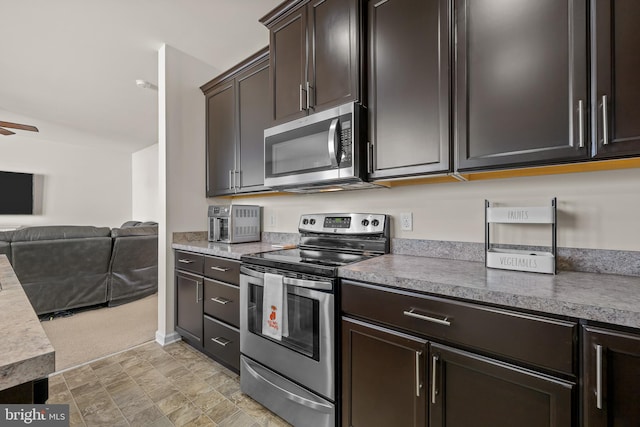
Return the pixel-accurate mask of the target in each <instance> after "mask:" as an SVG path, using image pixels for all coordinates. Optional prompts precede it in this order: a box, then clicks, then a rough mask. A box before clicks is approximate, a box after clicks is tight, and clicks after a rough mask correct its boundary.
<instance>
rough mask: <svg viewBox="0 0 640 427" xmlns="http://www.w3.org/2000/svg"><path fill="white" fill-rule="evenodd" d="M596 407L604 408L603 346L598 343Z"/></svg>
mask: <svg viewBox="0 0 640 427" xmlns="http://www.w3.org/2000/svg"><path fill="white" fill-rule="evenodd" d="M596 408H598V409H602V346H601V345H596Z"/></svg>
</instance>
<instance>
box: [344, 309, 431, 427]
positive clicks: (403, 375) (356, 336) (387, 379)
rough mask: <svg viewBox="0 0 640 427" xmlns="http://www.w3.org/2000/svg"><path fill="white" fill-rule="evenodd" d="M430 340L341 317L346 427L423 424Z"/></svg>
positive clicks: (424, 419)
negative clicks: (426, 365)
mask: <svg viewBox="0 0 640 427" xmlns="http://www.w3.org/2000/svg"><path fill="white" fill-rule="evenodd" d="M426 353H427V342H426V341H424V340H421V339H419V338H415V337H412V336H409V335H405V334H402V333H399V332H394V331H392V330H389V329H385V328H381V327H378V326H374V325H370V324H367V323H363V322H360V321H357V320H352V319H345V318H343V319H342V376H343V380H342V385H343V390H342V394H343V398H342V401H343V409H342V425H343V426H344V427H376V426H380V427H388V426H424V425H425V421H426V390H425V388H426V387H425V384H424V381H423V380H424V379H425V378H426V367H425V360H426V359H425V356H426Z"/></svg>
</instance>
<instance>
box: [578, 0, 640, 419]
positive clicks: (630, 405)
mask: <svg viewBox="0 0 640 427" xmlns="http://www.w3.org/2000/svg"><path fill="white" fill-rule="evenodd" d="M616 1H617V0H616ZM616 4H617V3H616ZM583 345H584V351H583V356H584V359H583V360H584V364H583V370H584V372H583V387H584V389H583V393H582V394H583V399H584V405H583V407H584V426H585V427H604V426H613V427H615V426H638V425H640V405H639V404H638V402H640V335H631V334H626V333H621V332H616V331H610V330H606V329H600V328H594V327H585V328H584V339H583Z"/></svg>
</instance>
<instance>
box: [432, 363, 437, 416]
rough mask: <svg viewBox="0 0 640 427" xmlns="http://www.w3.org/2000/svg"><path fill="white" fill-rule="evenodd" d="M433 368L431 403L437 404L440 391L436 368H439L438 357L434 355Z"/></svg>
mask: <svg viewBox="0 0 640 427" xmlns="http://www.w3.org/2000/svg"><path fill="white" fill-rule="evenodd" d="M432 363H433V364H432V366H431V372H432V375H431V377H432V378H431V403H432V404H434V405H435V404H436V395H437V394H438V389H437V388H436V368H437V367H438V355H437V354H434V355H433V359H432Z"/></svg>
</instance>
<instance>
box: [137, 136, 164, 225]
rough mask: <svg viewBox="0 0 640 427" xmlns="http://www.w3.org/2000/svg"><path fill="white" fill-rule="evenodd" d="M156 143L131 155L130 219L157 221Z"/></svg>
mask: <svg viewBox="0 0 640 427" xmlns="http://www.w3.org/2000/svg"><path fill="white" fill-rule="evenodd" d="M159 209H160V202H159V200H158V144H154V145H151V146H149V147H147V148H144V149H142V150H139V151H136V152H135V153H133V154H132V155H131V219H133V220H137V221H156V222H157V221H158V215H159V214H160V213H159Z"/></svg>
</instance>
